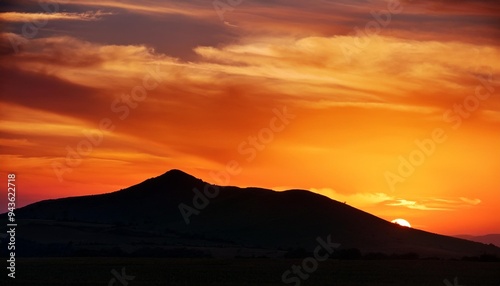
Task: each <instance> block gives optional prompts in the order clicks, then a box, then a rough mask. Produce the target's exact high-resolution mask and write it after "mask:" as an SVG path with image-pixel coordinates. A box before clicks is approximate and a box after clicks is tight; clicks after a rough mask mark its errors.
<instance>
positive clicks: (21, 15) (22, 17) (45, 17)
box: [0, 10, 113, 22]
mask: <svg viewBox="0 0 500 286" xmlns="http://www.w3.org/2000/svg"><path fill="white" fill-rule="evenodd" d="M108 15H113V13H112V12H103V11H100V10H99V11H87V12H83V13H69V12H58V13H25V12H3V13H0V20H1V21H6V22H35V21H51V20H58V21H97V20H100V19H102V17H103V16H108Z"/></svg>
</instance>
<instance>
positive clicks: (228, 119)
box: [0, 0, 500, 235]
mask: <svg viewBox="0 0 500 286" xmlns="http://www.w3.org/2000/svg"><path fill="white" fill-rule="evenodd" d="M6 3H7V4H6V5H2V7H1V8H0V11H2V12H1V13H0V22H1V23H0V25H1V28H2V29H1V34H0V70H1V76H0V92H1V93H0V112H1V113H0V134H1V137H0V148H1V153H0V158H1V164H0V172H1V177H2V178H4V179H3V180H4V182H5V185H6V182H7V176H6V174H7V173H10V172H14V173H16V175H17V180H16V183H17V188H18V190H17V199H18V204H19V206H23V205H26V204H29V203H33V202H36V201H39V200H42V199H48V198H59V197H67V196H76V195H84V194H96V193H105V192H111V191H115V190H118V189H121V188H124V187H127V186H130V185H132V184H135V183H138V182H141V181H143V180H145V179H147V178H150V177H154V176H158V175H160V174H162V173H164V172H166V171H168V170H170V169H174V168H175V169H181V170H183V171H185V172H188V173H190V174H192V175H194V176H196V177H199V178H201V179H203V180H205V181H208V182H212V183H217V184H222V185H237V186H259V187H265V188H272V189H276V190H285V189H290V188H299V189H307V190H311V191H314V192H317V193H320V194H323V195H326V196H329V197H330V198H333V199H336V200H338V201H341V202H344V201H346V202H347V203H348V204H349V205H351V206H354V207H357V208H360V209H362V210H364V211H367V212H370V213H372V214H374V215H377V216H379V217H381V218H384V219H386V220H393V219H395V218H404V219H406V220H408V221H409V222H410V223H411V224H412V226H413V227H415V228H421V229H424V230H428V231H432V232H437V233H441V234H475V235H480V234H487V233H500V216H498V209H499V208H500V176H499V175H500V2H499V1H496V0H488V1H487V0H482V1H473V0H460V1H452V0H413V1H410V0H401V1H396V0H393V1H383V0H339V1H334V0H322V1H319V0H313V1H298V0H266V1H261V0H227V1H226V0H220V1H219V0H217V1H213V2H212V1H206V0H205V1H201V0H183V1H179V0H165V1H159V0H123V1H118V0H101V1H93V0H89V1H87V0H75V1H72V0H69V1H60V2H51V1H48V2H41V4H40V3H39V2H38V1H27V0H22V1H14V0H11V1H7V2H6ZM231 5H233V6H231ZM236 165H237V167H235V166H236ZM228 166H229V167H228ZM228 169H229V170H230V171H233V170H234V169H236V172H233V174H228V175H227V176H225V177H224V176H222V175H221V173H222V172H225V173H227V170H228ZM215 174H217V175H215ZM2 184H3V183H2ZM1 190H2V193H3V194H4V195H2V200H1V202H2V205H1V206H0V211H1V212H3V211H5V209H6V203H5V200H4V199H3V198H6V197H7V196H6V194H5V192H6V188H5V187H4V186H2V189H1Z"/></svg>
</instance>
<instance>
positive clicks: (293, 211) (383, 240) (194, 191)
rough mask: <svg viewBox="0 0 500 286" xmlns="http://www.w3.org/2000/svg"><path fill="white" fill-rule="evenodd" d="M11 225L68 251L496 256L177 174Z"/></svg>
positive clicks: (325, 201) (331, 208)
mask: <svg viewBox="0 0 500 286" xmlns="http://www.w3.org/2000/svg"><path fill="white" fill-rule="evenodd" d="M207 186H208V187H211V188H213V190H212V191H213V193H212V195H210V198H207V197H206V198H205V202H206V205H205V206H204V207H202V208H199V209H198V208H195V210H196V214H193V215H192V216H191V218H190V223H189V224H187V223H186V221H185V219H184V217H183V214H182V213H181V211H180V206H181V205H182V204H185V205H186V206H190V207H193V208H194V207H195V205H194V199H195V198H196V196H198V197H200V196H202V195H203V193H204V191H205V188H207ZM216 188H217V190H218V191H217V195H214V194H215V190H216ZM207 194H209V193H207ZM199 199H200V200H201V197H200V198H199ZM0 217H6V215H5V214H3V215H1V216H0ZM16 218H17V219H18V220H19V221H20V223H21V224H22V226H21V227H20V228H21V229H23V230H24V233H26V234H27V235H23V234H22V233H20V235H19V236H20V238H21V239H24V240H26V241H30V242H31V243H38V241H37V240H36V239H35V240H34V239H33V238H32V237H37V238H38V239H39V240H42V241H45V242H51V243H59V244H64V243H67V241H72V242H73V244H72V245H71V246H72V247H76V248H78V249H89V248H92V247H91V246H89V245H93V244H94V245H101V246H102V248H106V249H108V248H110V249H111V248H114V247H117V246H116V245H121V246H120V248H121V251H126V248H128V249H129V250H130V249H133V250H130V251H140V249H142V248H145V247H149V246H154V247H158V248H172V247H187V248H196V249H200V248H203V249H204V247H205V248H206V247H207V246H210V247H215V246H216V245H217V247H226V248H228V247H234V248H261V249H269V250H280V249H282V250H283V249H290V248H304V249H312V248H314V247H315V244H316V239H317V238H318V237H323V238H325V237H327V236H329V235H330V236H331V237H332V239H333V240H334V241H336V242H338V243H340V244H341V245H342V247H343V248H357V249H359V250H360V251H362V252H363V253H370V252H382V253H387V254H391V253H408V252H414V253H418V254H419V255H421V256H437V257H461V256H465V255H469V256H470V255H480V254H482V253H494V254H500V249H499V248H497V247H493V246H487V245H484V244H480V243H476V242H470V241H466V240H462V239H459V238H453V237H447V236H442V235H438V234H433V233H429V232H425V231H422V230H417V229H410V228H404V227H400V226H397V225H395V224H393V223H390V222H388V221H385V220H383V219H381V218H379V217H377V216H374V215H372V214H370V213H367V212H364V211H362V210H359V209H356V208H354V207H352V206H349V205H346V204H344V203H341V202H338V201H336V200H332V199H330V198H328V197H325V196H322V195H319V194H316V193H312V192H309V191H306V190H298V189H291V190H287V191H282V192H277V191H273V190H268V189H262V188H238V187H234V186H216V185H212V184H210V183H207V182H204V181H203V180H201V179H198V178H195V177H194V176H191V175H189V174H187V173H185V172H183V171H181V170H178V169H174V170H170V171H168V172H166V173H164V174H162V175H160V176H157V177H153V178H149V179H147V180H145V181H143V182H140V183H138V184H136V185H133V186H130V187H128V188H125V189H122V190H118V191H115V192H111V193H107V194H99V195H88V196H80V197H70V198H62V199H56V200H47V201H41V202H37V203H34V204H31V205H28V206H26V207H23V208H20V209H18V210H16ZM23 221H24V224H23ZM47 221H49V222H50V223H49V222H47ZM89 224H90V225H94V226H95V227H89V226H88V225H89ZM28 234H29V235H28ZM30 235H31V236H30ZM63 237H64V239H63ZM82 237H85V239H82ZM141 247H142V248H141ZM122 248H123V249H122Z"/></svg>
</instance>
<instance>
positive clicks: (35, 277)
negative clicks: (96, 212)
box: [0, 258, 500, 286]
mask: <svg viewBox="0 0 500 286" xmlns="http://www.w3.org/2000/svg"><path fill="white" fill-rule="evenodd" d="M301 263H302V259H266V258H241V259H211V258H207V259H200V258H196V259H172V258H19V259H18V262H17V265H16V279H11V278H8V277H7V275H6V273H5V270H4V271H3V275H2V277H1V278H0V284H1V285H30V286H32V285H54V286H56V285H125V286H136V285H137V286H139V285H143V286H146V285H147V286H153V285H228V286H229V285H268V286H270V285H295V283H290V284H285V283H284V282H283V281H282V280H281V276H282V274H283V272H284V271H286V270H288V269H290V268H291V266H292V265H294V264H295V265H300V264H301ZM112 270H116V272H115V273H121V272H122V271H124V273H125V274H126V275H128V276H134V278H133V279H130V278H131V277H129V280H124V283H121V282H120V281H119V280H118V279H116V281H115V282H114V281H113V278H114V277H115V276H114V275H113V273H112ZM455 277H456V278H457V282H458V283H457V284H454V283H455V281H454V279H455ZM445 279H447V280H448V282H449V284H447V283H445V281H444V280H445ZM300 285H315V286H323V285H324V286H327V285H339V286H354V285H372V286H389V285H405V286H424V285H425V286H429V285H445V286H448V285H454V286H459V285H460V286H476V285H477V286H488V285H492V286H499V285H500V263H499V262H495V263H493V262H490V263H486V262H473V261H456V260H327V261H324V262H320V263H319V267H318V269H317V270H316V271H314V272H312V273H311V274H310V276H309V277H308V279H306V280H302V281H301V283H300Z"/></svg>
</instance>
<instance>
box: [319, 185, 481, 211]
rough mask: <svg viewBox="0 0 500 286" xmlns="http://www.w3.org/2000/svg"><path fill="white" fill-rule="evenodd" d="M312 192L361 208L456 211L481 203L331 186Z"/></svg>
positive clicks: (462, 199)
mask: <svg viewBox="0 0 500 286" xmlns="http://www.w3.org/2000/svg"><path fill="white" fill-rule="evenodd" d="M311 191H312V192H315V193H319V194H322V195H325V196H327V197H329V198H332V199H334V200H337V201H340V202H346V203H349V204H351V205H353V206H355V207H358V208H361V209H367V208H370V207H375V206H388V207H401V208H408V209H412V210H420V211H454V210H460V209H466V208H471V207H473V206H477V205H479V204H480V203H481V200H480V199H478V198H475V199H469V198H465V197H458V198H437V197H427V198H418V199H405V198H401V197H398V196H394V195H389V194H386V193H365V192H360V193H354V194H342V193H339V192H337V191H335V190H333V189H330V188H319V189H318V188H312V189H311Z"/></svg>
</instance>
